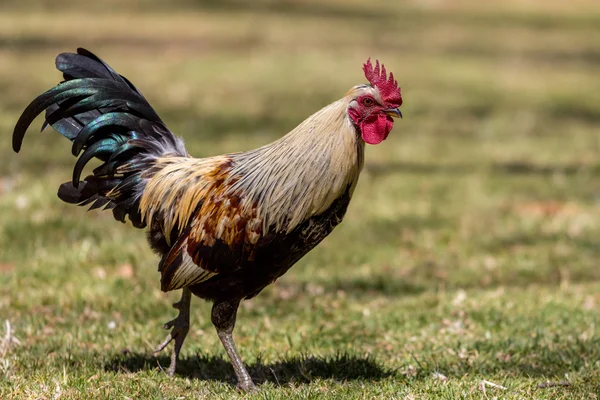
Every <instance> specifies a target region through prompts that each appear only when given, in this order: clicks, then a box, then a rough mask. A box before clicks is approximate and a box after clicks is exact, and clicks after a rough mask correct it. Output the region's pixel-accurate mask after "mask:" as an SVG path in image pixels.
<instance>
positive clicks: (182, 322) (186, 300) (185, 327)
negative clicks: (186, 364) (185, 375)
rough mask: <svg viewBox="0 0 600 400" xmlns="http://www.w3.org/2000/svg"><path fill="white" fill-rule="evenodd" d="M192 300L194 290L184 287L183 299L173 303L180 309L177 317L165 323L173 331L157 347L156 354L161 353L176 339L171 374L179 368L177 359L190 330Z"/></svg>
mask: <svg viewBox="0 0 600 400" xmlns="http://www.w3.org/2000/svg"><path fill="white" fill-rule="evenodd" d="M191 301H192V292H190V290H189V289H187V288H183V292H182V294H181V300H179V301H178V302H177V303H175V304H173V307H174V308H176V309H178V310H179V315H177V318H175V319H173V320H171V321H169V322H167V323H166V324H165V325H164V328H165V329H171V332H169V334H168V335H167V337H166V338H165V340H164V341H163V342H162V343H161V344H159V345H158V347H156V349H155V350H154V354H156V353H160V352H161V351H162V350H164V348H165V347H167V345H168V344H169V343H171V341H174V342H175V343H174V346H173V352H172V353H171V363H170V364H169V368H167V374H169V376H173V375H175V368H177V360H178V358H179V352H180V351H181V347H182V346H183V342H184V341H185V337H186V336H187V334H188V332H189V330H190V303H191Z"/></svg>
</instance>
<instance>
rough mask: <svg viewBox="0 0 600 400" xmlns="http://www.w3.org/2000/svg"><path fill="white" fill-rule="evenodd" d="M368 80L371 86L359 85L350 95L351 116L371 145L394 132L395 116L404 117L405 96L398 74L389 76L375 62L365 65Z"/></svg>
mask: <svg viewBox="0 0 600 400" xmlns="http://www.w3.org/2000/svg"><path fill="white" fill-rule="evenodd" d="M363 71H364V72H365V77H366V78H367V80H368V81H369V83H370V85H358V86H355V87H353V88H352V89H350V91H349V92H348V93H347V96H349V97H351V100H350V104H349V106H348V115H349V116H350V119H351V120H352V123H353V124H354V125H355V126H356V127H357V128H358V129H359V130H360V133H361V135H362V138H363V140H364V141H365V142H366V143H369V144H378V143H381V142H382V141H383V140H385V138H387V136H388V134H389V133H390V131H391V130H392V128H393V126H394V120H393V118H392V117H400V118H402V113H401V112H400V108H399V107H400V106H401V105H402V95H401V94H400V88H399V87H398V82H396V81H395V80H394V74H392V73H391V72H390V76H389V79H388V77H387V76H386V71H385V67H384V66H383V64H381V69H380V68H379V61H375V68H373V64H371V59H369V60H367V62H366V63H365V64H364V66H363Z"/></svg>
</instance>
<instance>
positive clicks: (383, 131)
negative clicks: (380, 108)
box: [360, 114, 394, 144]
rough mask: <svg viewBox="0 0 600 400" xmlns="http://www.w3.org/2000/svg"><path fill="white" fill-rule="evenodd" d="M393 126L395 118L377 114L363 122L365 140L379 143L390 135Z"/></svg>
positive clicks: (361, 125) (362, 129)
mask: <svg viewBox="0 0 600 400" xmlns="http://www.w3.org/2000/svg"><path fill="white" fill-rule="evenodd" d="M393 127H394V120H393V119H392V118H391V117H389V116H387V115H385V114H377V115H373V116H371V117H369V118H367V119H365V120H364V121H363V122H361V124H360V131H361V133H362V138H363V140H364V141H365V142H367V143H369V144H379V143H381V142H383V141H384V140H385V139H386V138H387V137H388V135H389V134H390V131H391V130H392V128H393Z"/></svg>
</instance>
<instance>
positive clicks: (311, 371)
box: [104, 352, 394, 385]
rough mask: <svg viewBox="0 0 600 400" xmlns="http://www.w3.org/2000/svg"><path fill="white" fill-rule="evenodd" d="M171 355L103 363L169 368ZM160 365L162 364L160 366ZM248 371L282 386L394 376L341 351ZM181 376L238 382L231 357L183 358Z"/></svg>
mask: <svg viewBox="0 0 600 400" xmlns="http://www.w3.org/2000/svg"><path fill="white" fill-rule="evenodd" d="M169 361H170V358H169V357H167V356H166V355H165V356H159V357H153V356H152V355H150V354H146V353H129V352H125V353H122V354H119V355H114V357H112V358H111V359H110V360H109V361H108V362H107V363H106V364H105V366H104V368H105V370H107V371H114V372H126V373H130V372H138V371H147V370H153V369H161V368H164V369H166V368H167V367H168V365H169ZM159 365H160V366H159ZM248 372H249V373H250V375H251V376H252V379H253V380H254V382H255V383H257V384H261V383H264V382H273V383H275V384H277V385H283V384H287V383H290V382H301V383H302V382H303V383H309V382H311V381H312V380H313V379H315V378H322V379H335V380H338V381H346V380H369V381H378V380H381V379H384V378H387V377H389V376H392V375H394V372H393V371H392V370H389V369H387V368H386V367H385V366H383V365H382V364H381V363H379V362H377V360H375V359H374V358H373V357H370V356H357V355H353V354H347V353H340V354H336V355H333V356H328V357H313V356H302V357H291V358H288V359H285V360H283V361H278V362H274V363H268V364H267V363H264V362H263V361H262V360H261V359H260V358H259V359H258V360H256V362H254V363H252V364H249V365H248ZM176 374H177V375H178V376H183V377H188V378H193V379H200V380H215V381H221V382H227V383H231V384H234V383H235V374H234V372H233V367H232V366H231V363H230V362H229V360H227V359H224V358H221V357H217V356H212V355H207V354H196V355H195V356H190V357H183V358H181V359H180V360H179V362H178V364H177V373H176Z"/></svg>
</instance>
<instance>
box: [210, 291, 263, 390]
mask: <svg viewBox="0 0 600 400" xmlns="http://www.w3.org/2000/svg"><path fill="white" fill-rule="evenodd" d="M239 305H240V302H239V301H234V302H231V303H230V302H226V303H215V304H214V305H213V308H212V314H211V320H212V323H213V325H214V326H215V328H217V334H218V335H219V339H221V343H223V347H225V351H226V352H227V355H228V356H229V359H230V360H231V364H233V369H234V370H235V376H236V377H237V381H238V383H237V387H238V389H240V390H243V391H244V392H254V391H256V386H254V382H252V378H251V377H250V375H249V374H248V371H246V367H244V363H243V362H242V359H241V358H240V355H239V354H238V352H237V349H236V348H235V343H234V341H233V335H232V333H233V327H234V326H235V319H236V316H237V310H238V306H239Z"/></svg>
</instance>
